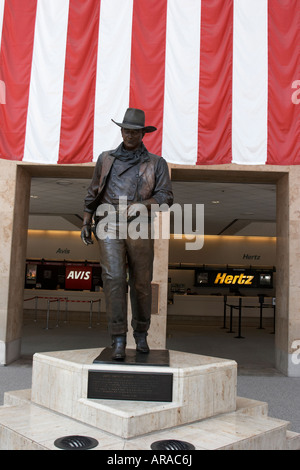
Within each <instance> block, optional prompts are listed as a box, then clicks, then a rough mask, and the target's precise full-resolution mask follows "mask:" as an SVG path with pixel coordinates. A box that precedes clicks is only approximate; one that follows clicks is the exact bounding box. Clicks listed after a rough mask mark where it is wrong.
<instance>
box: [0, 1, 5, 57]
mask: <svg viewBox="0 0 300 470" xmlns="http://www.w3.org/2000/svg"><path fill="white" fill-rule="evenodd" d="M4 3H5V0H0V48H1V38H2V27H3V15H4Z"/></svg>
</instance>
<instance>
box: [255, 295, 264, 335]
mask: <svg viewBox="0 0 300 470" xmlns="http://www.w3.org/2000/svg"><path fill="white" fill-rule="evenodd" d="M264 300H265V296H264V295H260V296H259V327H258V328H257V329H258V330H264V328H263V326H262V319H263V305H264Z"/></svg>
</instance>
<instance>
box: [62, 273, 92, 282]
mask: <svg viewBox="0 0 300 470" xmlns="http://www.w3.org/2000/svg"><path fill="white" fill-rule="evenodd" d="M90 277H91V273H90V272H89V271H70V272H69V274H68V276H67V279H85V280H86V281H87V280H88V279H90Z"/></svg>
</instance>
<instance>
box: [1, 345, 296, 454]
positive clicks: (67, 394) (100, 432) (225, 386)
mask: <svg viewBox="0 0 300 470" xmlns="http://www.w3.org/2000/svg"><path fill="white" fill-rule="evenodd" d="M99 352H100V351H99V350H91V349H89V350H78V351H61V352H50V353H39V354H36V355H35V356H34V363H33V377H32V389H31V390H21V391H15V392H6V393H5V395H4V406H2V407H0V450H40V449H45V450H58V449H57V447H55V444H54V442H55V440H56V439H59V438H62V437H64V436H68V435H82V436H88V437H91V438H93V439H96V440H97V441H98V445H97V447H95V448H94V449H93V450H151V445H152V444H153V443H154V442H156V441H161V440H165V439H175V440H181V441H186V442H188V443H190V444H192V445H193V446H194V447H195V449H196V450H217V449H218V450H221V449H223V450H225V449H226V450H284V449H287V450H296V449H297V450H299V449H300V435H299V434H297V433H291V432H289V431H288V425H289V423H288V422H286V421H282V420H278V419H275V418H270V417H268V406H267V403H264V402H259V401H255V400H250V399H246V398H240V397H236V363H235V362H234V361H230V360H225V359H218V358H212V357H206V356H198V355H194V354H188V353H182V352H176V351H170V366H169V367H167V368H165V367H156V368H153V369H154V371H155V372H158V370H159V371H161V373H164V369H166V370H168V372H170V371H171V372H172V374H173V395H174V399H173V401H172V402H171V403H157V402H150V401H144V402H140V403H138V402H135V401H121V400H103V399H101V400H100V399H95V400H94V399H88V398H87V382H88V371H89V370H90V368H91V367H92V368H95V367H98V369H99V370H102V369H103V368H104V369H105V368H106V369H107V370H111V367H112V366H111V365H108V364H101V365H97V364H93V360H94V359H95V357H97V356H98V355H99ZM120 367H121V366H120V365H116V366H115V369H116V370H117V369H120ZM139 367H141V369H143V367H142V366H136V365H135V366H129V365H123V366H122V370H123V369H128V368H129V369H128V370H132V368H134V370H135V371H136V370H137V368H139ZM149 367H150V368H152V366H147V370H149Z"/></svg>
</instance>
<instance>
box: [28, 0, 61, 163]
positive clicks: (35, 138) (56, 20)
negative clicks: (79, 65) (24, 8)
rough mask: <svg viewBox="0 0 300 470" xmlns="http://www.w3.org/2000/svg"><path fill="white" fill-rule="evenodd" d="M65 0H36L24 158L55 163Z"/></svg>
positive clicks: (58, 130)
mask: <svg viewBox="0 0 300 470" xmlns="http://www.w3.org/2000/svg"><path fill="white" fill-rule="evenodd" d="M68 13H69V0H51V1H49V0H38V4H37V15H36V24H35V36H34V47H33V58H32V73H31V82H30V92H29V103H28V115H27V129H26V138H25V149H24V159H23V160H24V161H30V162H37V163H38V162H42V163H56V162H57V160H58V151H59V141H60V140H59V136H60V123H61V109H62V96H63V84H64V67H65V52H66V37H67V30H68Z"/></svg>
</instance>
